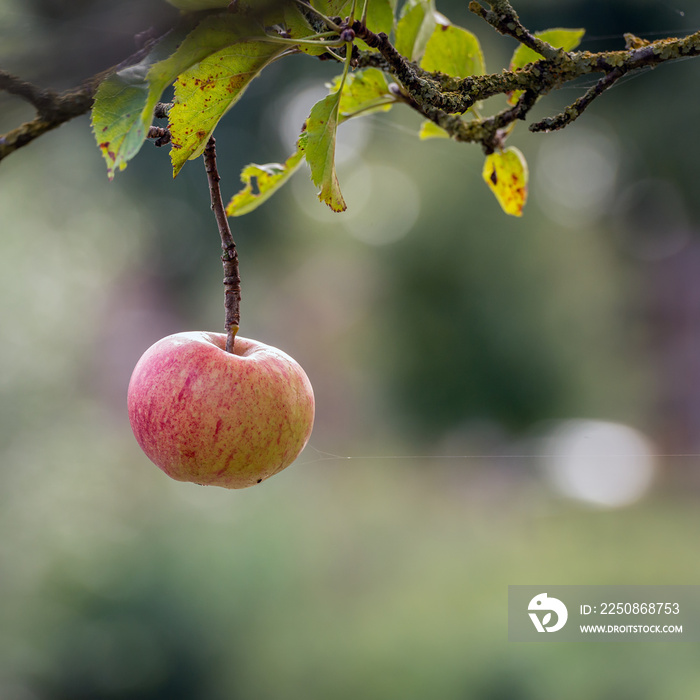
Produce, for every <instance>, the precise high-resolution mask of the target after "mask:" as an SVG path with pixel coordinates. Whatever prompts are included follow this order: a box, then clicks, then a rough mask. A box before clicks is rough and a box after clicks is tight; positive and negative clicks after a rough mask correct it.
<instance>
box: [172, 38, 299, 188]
mask: <svg viewBox="0 0 700 700" xmlns="http://www.w3.org/2000/svg"><path fill="white" fill-rule="evenodd" d="M286 48H287V47H286V46H284V45H282V46H280V45H279V44H273V43H267V42H264V41H239V42H237V43H234V44H232V45H231V46H227V47H226V48H225V49H223V50H221V51H218V52H216V53H213V54H211V55H210V56H207V57H206V58H204V59H202V60H201V61H200V62H199V63H197V64H196V65H195V66H193V67H192V68H190V69H189V70H187V71H185V72H184V73H182V74H181V75H180V76H179V77H178V79H177V82H176V83H175V103H174V105H173V108H172V109H171V110H170V124H169V126H170V133H171V136H172V144H173V147H172V150H171V151H170V157H171V160H172V163H173V175H177V174H178V172H180V169H181V168H182V166H183V165H184V164H185V162H186V161H187V160H189V159H192V158H196V157H197V156H199V155H200V154H201V153H202V151H203V150H204V148H205V146H206V144H207V141H208V140H209V137H210V136H211V134H212V132H213V131H214V128H215V127H216V125H217V124H218V123H219V120H220V119H221V117H223V116H224V114H225V113H226V112H227V111H228V110H229V109H230V108H231V107H232V106H233V105H234V104H235V103H236V102H237V101H238V100H239V99H240V98H241V96H242V95H243V93H244V92H245V90H246V88H247V87H248V85H249V84H250V82H251V81H252V80H253V78H255V77H256V76H257V75H258V74H259V73H260V71H261V70H262V69H263V68H264V67H265V66H266V65H268V63H270V62H271V61H272V60H274V58H275V57H276V56H278V55H279V54H280V53H282V52H283V51H284V50H285V49H286Z"/></svg>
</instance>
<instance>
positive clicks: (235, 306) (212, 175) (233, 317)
mask: <svg viewBox="0 0 700 700" xmlns="http://www.w3.org/2000/svg"><path fill="white" fill-rule="evenodd" d="M204 167H205V168H206V171H207V179H208V180H209V195H210V197H211V208H212V211H213V212H214V216H215V217H216V223H217V225H218V227H219V235H220V236H221V249H222V251H223V253H222V255H221V262H222V263H223V264H224V308H225V309H226V322H225V328H226V352H233V345H234V342H235V339H236V333H238V327H239V326H240V322H241V311H240V306H241V276H240V274H239V272H238V253H237V252H236V243H235V242H234V240H233V236H232V235H231V229H230V227H229V225H228V217H227V216H226V210H225V209H224V201H223V199H222V198H221V188H220V187H219V181H220V180H221V177H220V176H219V171H218V169H217V167H216V140H215V139H214V137H213V136H211V137H210V138H209V141H208V142H207V147H206V148H205V149H204Z"/></svg>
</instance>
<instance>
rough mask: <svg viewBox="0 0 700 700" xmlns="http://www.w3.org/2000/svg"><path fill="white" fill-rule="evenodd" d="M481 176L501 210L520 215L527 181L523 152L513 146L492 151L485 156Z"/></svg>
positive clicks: (525, 195) (525, 194)
mask: <svg viewBox="0 0 700 700" xmlns="http://www.w3.org/2000/svg"><path fill="white" fill-rule="evenodd" d="M482 176H483V178H484V182H486V184H487V185H488V186H489V187H490V189H491V191H492V192H493V193H494V195H496V199H497V200H498V203H499V204H500V205H501V207H502V209H503V211H504V212H505V213H506V214H510V215H511V216H522V214H523V207H524V206H525V202H526V200H527V181H528V169H527V163H526V162H525V157H524V156H523V154H522V153H521V152H520V151H519V150H518V149H517V148H515V147H514V146H510V147H508V148H506V149H505V150H504V151H501V152H496V153H492V154H491V155H490V156H487V157H486V161H485V163H484V170H483V172H482Z"/></svg>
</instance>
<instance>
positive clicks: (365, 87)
mask: <svg viewBox="0 0 700 700" xmlns="http://www.w3.org/2000/svg"><path fill="white" fill-rule="evenodd" d="M341 82H342V78H341V76H337V77H336V78H335V79H334V80H333V83H332V84H331V90H332V91H333V92H336V91H337V90H338V89H339V88H340V84H341ZM393 99H394V97H393V95H392V94H391V93H390V92H389V85H388V83H387V82H386V77H385V76H384V73H382V71H380V70H379V69H378V68H365V69H364V70H358V71H357V72H355V73H350V74H349V75H348V76H347V77H346V79H345V83H344V84H343V89H342V91H341V94H340V104H339V106H338V112H339V115H340V120H341V121H345V120H346V119H350V117H353V116H355V115H356V114H359V113H362V114H370V113H372V112H380V111H381V112H388V111H389V110H390V109H391V106H392V103H391V102H388V100H392V101H393Z"/></svg>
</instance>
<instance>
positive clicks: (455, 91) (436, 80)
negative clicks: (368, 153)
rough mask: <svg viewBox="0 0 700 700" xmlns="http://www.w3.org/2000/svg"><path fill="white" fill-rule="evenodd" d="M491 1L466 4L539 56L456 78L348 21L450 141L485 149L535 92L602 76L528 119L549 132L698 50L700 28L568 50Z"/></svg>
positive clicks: (501, 2)
mask: <svg viewBox="0 0 700 700" xmlns="http://www.w3.org/2000/svg"><path fill="white" fill-rule="evenodd" d="M489 5H490V7H491V10H486V9H485V8H484V7H483V6H482V5H480V4H479V3H478V2H475V1H472V2H471V3H470V6H469V7H470V9H471V10H472V11H474V12H475V13H476V14H478V15H479V16H480V17H483V19H485V20H486V21H487V22H488V23H489V24H491V25H492V26H494V27H496V29H498V30H499V31H501V32H502V33H504V34H508V35H510V36H513V37H515V38H516V39H518V40H519V41H520V42H521V43H523V44H524V45H525V46H528V47H529V48H531V49H533V50H534V51H536V52H538V53H539V54H540V55H541V56H542V60H540V61H537V62H535V63H531V64H528V65H527V66H525V67H524V68H521V69H519V70H515V71H503V72H501V73H493V74H491V75H474V76H469V77H466V78H455V77H452V76H448V75H444V74H441V73H428V72H426V71H423V70H422V69H420V68H419V67H417V66H415V65H414V64H410V63H409V64H408V67H407V66H406V64H407V63H408V62H407V61H406V60H405V59H402V60H399V59H398V58H397V57H396V56H395V53H396V50H395V49H394V47H393V46H392V45H391V44H390V42H389V40H388V38H387V37H386V35H382V34H379V35H374V34H372V32H370V31H368V30H367V29H366V28H361V27H359V28H357V27H354V28H355V30H356V33H357V34H358V36H361V37H362V38H363V39H364V40H365V41H366V42H367V43H368V44H369V45H370V46H371V47H373V48H377V49H378V50H379V52H380V54H381V57H382V60H383V61H384V62H385V64H386V66H387V67H388V70H389V71H390V72H391V73H392V75H393V76H394V77H395V78H396V80H397V81H398V82H399V83H400V86H401V87H400V89H399V90H398V92H397V94H398V95H400V97H401V98H402V99H403V101H404V102H406V103H407V104H408V105H410V106H411V107H412V108H413V109H415V110H416V111H418V112H420V113H421V114H422V115H423V116H425V117H427V118H428V119H430V120H431V121H433V122H435V123H436V124H437V125H438V126H440V127H441V128H443V129H444V130H445V131H447V133H448V134H449V135H450V136H451V137H452V138H454V139H455V140H457V141H466V142H478V143H481V145H482V147H483V148H484V150H485V151H486V153H490V152H491V151H493V150H494V148H496V147H498V146H500V143H501V136H502V133H503V130H504V129H505V128H506V127H508V126H509V125H510V124H512V123H513V122H515V121H516V120H522V119H525V118H526V116H527V114H528V112H529V111H530V110H531V109H532V107H533V106H534V105H535V103H536V102H537V100H538V99H539V98H540V97H542V96H544V95H546V94H548V93H549V92H552V91H553V90H557V89H559V88H561V87H563V86H564V85H566V84H568V83H570V82H571V81H573V80H576V79H577V78H580V77H582V76H585V75H594V74H596V73H602V74H603V75H602V77H601V78H600V80H599V81H598V82H597V83H596V85H595V86H593V87H592V88H590V89H589V90H588V91H587V92H586V93H585V94H584V95H583V96H581V97H579V98H578V99H577V100H575V101H574V102H573V103H572V104H571V105H569V106H568V107H567V108H566V109H565V110H564V111H563V112H562V113H561V114H557V115H555V116H553V117H549V118H546V119H543V120H541V121H539V122H537V123H535V124H532V125H531V126H530V130H531V131H539V132H541V131H552V130H555V129H561V128H562V127H564V126H566V125H567V124H570V123H571V122H572V121H574V120H575V119H576V118H578V117H579V116H580V115H581V114H582V113H583V111H584V110H585V109H586V108H587V107H588V106H589V105H590V104H591V103H592V102H593V100H595V99H596V98H597V97H599V96H600V95H602V94H603V92H605V91H606V90H607V89H608V88H609V87H611V86H612V85H614V84H615V83H616V82H617V81H618V80H619V79H620V78H621V77H622V76H624V75H626V74H627V73H630V72H632V71H636V70H640V69H642V68H653V67H655V66H657V65H660V64H661V63H665V62H667V61H675V60H679V59H682V58H688V57H692V56H698V55H700V32H696V33H695V34H691V35H689V36H687V37H683V38H680V39H679V38H668V39H660V40H658V41H652V42H647V41H640V40H636V41H633V40H630V38H629V36H626V40H627V48H626V49H625V50H621V51H603V52H599V53H591V52H588V51H575V52H566V51H563V50H561V49H556V48H553V47H552V46H550V45H549V44H547V43H546V42H543V41H541V40H540V39H537V38H536V37H535V36H534V35H533V34H531V33H530V32H529V31H528V30H527V29H525V27H523V26H522V24H521V23H520V21H519V19H518V16H517V15H516V14H515V12H514V11H513V9H512V7H511V5H510V3H509V2H507V1H506V0H493V1H489ZM635 39H636V38H635ZM367 59H368V60H369V57H367ZM364 61H365V56H362V55H361V56H360V57H359V59H358V62H360V63H364ZM374 61H375V62H376V59H374ZM516 91H523V92H522V93H521V96H520V98H519V100H518V102H517V104H515V105H514V106H513V107H509V108H507V109H504V110H502V111H501V112H499V113H497V114H495V115H493V116H491V117H487V118H483V119H481V118H478V119H470V120H465V119H464V118H462V116H460V115H463V114H464V113H465V112H467V111H468V110H469V109H470V107H472V106H473V105H474V104H476V103H477V102H479V101H484V100H487V99H489V98H490V97H494V96H496V95H504V94H506V95H507V94H511V93H514V92H516Z"/></svg>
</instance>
